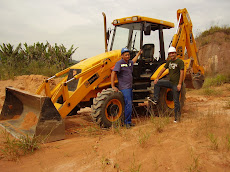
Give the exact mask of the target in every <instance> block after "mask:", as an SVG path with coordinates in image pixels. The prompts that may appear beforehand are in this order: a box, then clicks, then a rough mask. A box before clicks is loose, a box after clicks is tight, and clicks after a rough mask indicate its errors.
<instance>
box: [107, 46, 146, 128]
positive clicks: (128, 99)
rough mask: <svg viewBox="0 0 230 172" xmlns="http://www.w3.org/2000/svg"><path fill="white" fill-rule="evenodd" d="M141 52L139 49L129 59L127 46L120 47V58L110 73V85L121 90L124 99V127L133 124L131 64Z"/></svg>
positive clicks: (116, 89)
mask: <svg viewBox="0 0 230 172" xmlns="http://www.w3.org/2000/svg"><path fill="white" fill-rule="evenodd" d="M141 53H142V50H140V51H139V52H138V53H137V55H136V56H135V57H134V58H133V59H132V60H130V53H129V50H128V49H127V48H122V50H121V58H122V59H121V60H120V61H118V62H117V63H116V65H115V67H114V69H113V71H112V73H111V86H112V88H113V89H114V90H115V91H118V88H119V90H120V91H121V92H122V94H123V96H124V101H125V125H126V128H130V127H131V126H134V124H133V123H131V116H132V103H133V92H132V84H133V75H132V72H133V64H134V63H136V61H137V59H138V57H139V55H140V54H141ZM116 75H117V79H118V88H117V87H115V76H116Z"/></svg>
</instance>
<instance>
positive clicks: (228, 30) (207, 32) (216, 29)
mask: <svg viewBox="0 0 230 172" xmlns="http://www.w3.org/2000/svg"><path fill="white" fill-rule="evenodd" d="M216 32H224V33H225V34H227V35H230V27H228V26H222V27H220V26H211V27H210V29H208V30H205V31H204V32H202V33H200V34H199V35H198V37H197V38H202V37H206V36H208V35H211V34H214V33H216Z"/></svg>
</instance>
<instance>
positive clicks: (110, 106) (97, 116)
mask: <svg viewBox="0 0 230 172" xmlns="http://www.w3.org/2000/svg"><path fill="white" fill-rule="evenodd" d="M91 109H92V113H91V116H92V117H93V120H94V121H95V122H96V123H97V124H98V125H100V126H101V127H105V128H108V127H111V126H112V125H113V124H118V123H119V121H121V122H122V123H123V121H124V98H123V95H122V93H121V92H120V91H118V92H116V91H114V90H113V89H112V88H108V89H106V90H105V89H104V90H102V92H101V93H98V94H97V97H96V98H94V99H93V105H92V106H91Z"/></svg>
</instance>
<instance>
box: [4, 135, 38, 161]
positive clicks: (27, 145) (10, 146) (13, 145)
mask: <svg viewBox="0 0 230 172" xmlns="http://www.w3.org/2000/svg"><path fill="white" fill-rule="evenodd" d="M3 138H4V141H3V143H2V145H3V146H2V147H1V148H0V151H1V152H2V155H1V158H6V159H8V160H13V161H15V160H17V159H18V158H19V157H20V156H22V155H26V154H29V153H33V152H34V151H35V150H37V149H39V145H40V144H39V142H38V140H37V139H31V138H29V137H28V136H26V137H21V138H20V139H15V138H11V137H10V135H9V133H7V132H6V131H4V132H3Z"/></svg>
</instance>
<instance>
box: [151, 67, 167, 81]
mask: <svg viewBox="0 0 230 172" xmlns="http://www.w3.org/2000/svg"><path fill="white" fill-rule="evenodd" d="M165 70H166V68H165V67H163V68H162V69H161V71H160V72H159V73H158V75H157V78H156V79H155V80H154V84H157V82H158V81H159V78H160V77H161V75H162V73H163V72H164V71H165Z"/></svg>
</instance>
